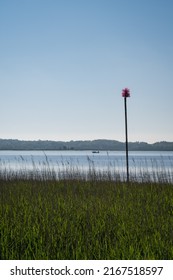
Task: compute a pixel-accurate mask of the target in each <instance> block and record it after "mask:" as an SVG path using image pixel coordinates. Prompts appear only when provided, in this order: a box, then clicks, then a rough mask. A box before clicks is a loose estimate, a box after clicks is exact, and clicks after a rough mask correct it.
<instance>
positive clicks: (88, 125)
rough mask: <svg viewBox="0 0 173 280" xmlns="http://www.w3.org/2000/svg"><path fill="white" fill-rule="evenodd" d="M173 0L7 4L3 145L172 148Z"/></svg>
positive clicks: (0, 6) (1, 38) (0, 23)
mask: <svg viewBox="0 0 173 280" xmlns="http://www.w3.org/2000/svg"><path fill="white" fill-rule="evenodd" d="M172 12H173V1H172V0H15V1H14V0H0V138H1V139H19V140H39V139H40V140H55V141H69V140H94V139H111V140H118V141H123V142H124V141H125V129H124V100H123V97H122V96H121V92H122V89H123V88H125V87H128V88H129V89H130V92H131V97H130V98H128V100H127V109H128V138H129V141H133V142H134V141H140V142H141V141H144V142H148V143H154V142H157V141H173V125H172V119H173V108H172V107H173V106H172V105H173V89H172V83H173V17H172Z"/></svg>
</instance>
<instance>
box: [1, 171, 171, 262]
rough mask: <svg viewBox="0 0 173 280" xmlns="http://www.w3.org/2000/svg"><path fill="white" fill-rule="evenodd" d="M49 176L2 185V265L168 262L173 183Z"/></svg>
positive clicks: (6, 179)
mask: <svg viewBox="0 0 173 280" xmlns="http://www.w3.org/2000/svg"><path fill="white" fill-rule="evenodd" d="M49 171H50V170H49ZM51 174H52V175H51ZM1 175H2V174H1ZM32 175H33V174H32ZM53 175H54V173H49V176H47V177H46V176H45V177H44V176H43V177H42V178H40V177H39V178H37V176H36V177H34V176H31V177H29V178H26V177H25V176H16V175H15V174H13V173H10V176H9V174H6V176H1V177H0V259H4V260H16V259H19V260H29V259H32V260H43V259H44V260H47V259H49V260H53V259H56V260H60V259H61V260H63V259H68V260H70V259H72V260H79V259H81V260H94V259H97V260H101V259H102V260H106V259H107V260H111V259H120V260H123V259H134V260H135V259H158V260H163V259H173V184H172V183H169V182H163V181H160V182H158V183H155V182H152V181H151V182H149V181H148V182H141V183H138V182H131V183H130V184H129V185H127V184H126V183H124V182H121V181H114V180H111V178H109V176H108V177H105V178H106V179H104V180H103V177H104V176H102V177H101V176H98V174H96V173H92V176H90V178H89V179H87V180H86V179H84V178H83V177H82V176H81V177H80V176H76V175H75V176H73V174H71V176H67V177H64V178H61V179H59V180H56V179H55V177H54V176H53ZM78 175H79V174H78ZM51 176H52V178H51Z"/></svg>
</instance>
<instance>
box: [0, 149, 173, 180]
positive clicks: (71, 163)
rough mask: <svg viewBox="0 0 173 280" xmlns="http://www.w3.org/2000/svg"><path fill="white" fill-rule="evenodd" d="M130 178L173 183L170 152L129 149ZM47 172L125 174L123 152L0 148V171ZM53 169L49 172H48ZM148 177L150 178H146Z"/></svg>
mask: <svg viewBox="0 0 173 280" xmlns="http://www.w3.org/2000/svg"><path fill="white" fill-rule="evenodd" d="M129 170H130V177H131V179H134V180H135V179H136V178H137V179H138V180H140V178H142V180H144V179H146V180H148V179H147V178H149V177H150V179H151V178H152V180H155V179H156V178H157V180H158V179H159V180H160V179H162V180H163V179H164V178H166V180H167V181H169V182H173V152H129ZM9 171H10V172H18V173H20V174H21V172H23V173H27V172H28V173H29V172H35V173H39V172H46V171H49V172H50V174H51V176H52V175H53V174H54V176H56V177H57V178H58V177H60V174H61V175H62V174H63V175H64V174H69V175H70V174H71V175H72V173H73V175H74V174H79V173H80V174H83V176H84V174H85V175H86V174H87V173H89V172H90V175H91V173H93V174H96V175H97V176H98V175H99V176H102V179H103V178H104V177H105V178H106V176H112V178H113V179H116V178H120V179H124V178H125V177H126V158H125V152H121V151H114V152H112V151H109V152H106V151H100V152H99V153H92V151H0V172H1V174H3V173H4V172H6V173H7V172H9ZM51 172H52V173H51ZM148 176H149V177H148Z"/></svg>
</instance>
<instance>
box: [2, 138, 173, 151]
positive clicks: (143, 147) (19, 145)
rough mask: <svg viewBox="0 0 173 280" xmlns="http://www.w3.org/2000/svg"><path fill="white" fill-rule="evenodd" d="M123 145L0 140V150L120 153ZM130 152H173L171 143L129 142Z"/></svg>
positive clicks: (91, 142) (95, 142)
mask: <svg viewBox="0 0 173 280" xmlns="http://www.w3.org/2000/svg"><path fill="white" fill-rule="evenodd" d="M124 149H125V143H124V142H120V141H116V140H107V139H98V140H91V141H89V140H84V141H50V140H35V141H26V140H17V139H0V150H99V151H101V150H102V151H103V150H104V151H122V150H124ZM129 150H131V151H173V142H166V141H161V142H156V143H153V144H149V143H147V142H129Z"/></svg>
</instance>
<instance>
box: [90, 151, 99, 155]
mask: <svg viewBox="0 0 173 280" xmlns="http://www.w3.org/2000/svg"><path fill="white" fill-rule="evenodd" d="M92 153H93V154H99V153H100V152H99V151H92Z"/></svg>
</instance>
